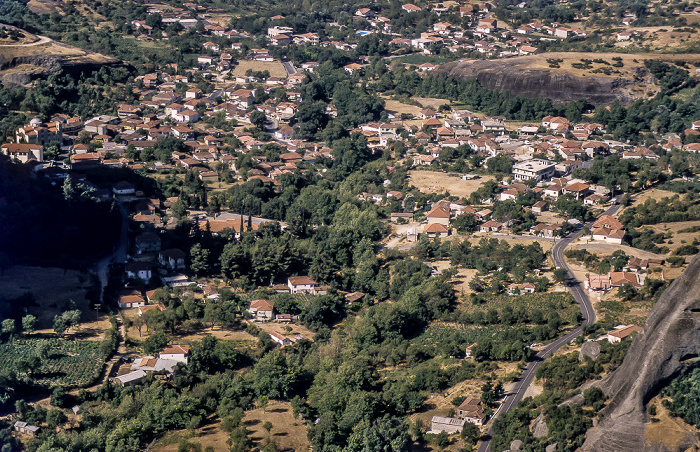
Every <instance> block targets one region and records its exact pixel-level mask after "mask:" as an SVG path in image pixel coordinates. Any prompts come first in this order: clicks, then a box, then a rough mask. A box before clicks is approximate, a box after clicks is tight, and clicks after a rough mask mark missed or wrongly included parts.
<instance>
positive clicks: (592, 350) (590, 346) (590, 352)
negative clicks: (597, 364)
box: [578, 342, 600, 362]
mask: <svg viewBox="0 0 700 452" xmlns="http://www.w3.org/2000/svg"><path fill="white" fill-rule="evenodd" d="M599 355H600V344H599V343H597V342H586V343H585V344H583V345H582V346H581V351H580V352H579V354H578V360H579V361H580V362H583V359H584V356H588V357H589V358H591V359H596V358H597V357H598V356H599Z"/></svg>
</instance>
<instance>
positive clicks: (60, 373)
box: [0, 338, 104, 387]
mask: <svg viewBox="0 0 700 452" xmlns="http://www.w3.org/2000/svg"><path fill="white" fill-rule="evenodd" d="M42 347H46V354H45V357H42V358H41V364H40V366H39V368H38V369H37V370H36V372H34V373H32V376H31V378H32V381H33V382H35V383H37V384H39V385H43V386H46V387H50V386H54V385H58V386H67V387H82V386H88V385H90V384H91V383H92V382H93V381H95V379H96V378H98V377H99V375H100V373H101V371H102V365H103V364H104V359H103V357H102V355H101V354H100V352H99V347H100V344H99V343H98V342H94V341H69V340H64V339H58V338H20V339H16V340H14V341H12V342H7V343H4V344H2V345H0V369H16V368H17V365H18V363H19V362H20V361H22V360H23V359H29V358H30V357H32V356H35V355H36V356H39V355H40V354H41V352H40V350H41V348H42Z"/></svg>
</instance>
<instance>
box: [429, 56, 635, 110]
mask: <svg viewBox="0 0 700 452" xmlns="http://www.w3.org/2000/svg"><path fill="white" fill-rule="evenodd" d="M531 62H532V61H531V59H530V58H529V57H519V58H508V59H499V60H476V61H456V62H453V63H447V64H444V65H442V66H440V68H439V69H438V71H439V72H447V73H449V74H450V75H453V76H458V77H474V78H476V79H477V80H478V81H479V83H480V84H481V85H483V86H485V87H486V88H489V89H498V90H503V91H510V92H511V93H513V94H515V95H518V96H524V97H535V98H541V99H544V98H547V97H548V98H550V99H552V101H553V102H554V103H556V104H564V103H567V102H570V101H575V100H578V99H582V98H583V99H586V100H587V101H588V102H590V103H591V104H593V105H604V104H609V103H611V102H613V101H614V100H616V99H618V100H621V101H623V102H626V101H629V100H632V98H631V97H630V95H629V92H628V90H627V89H625V87H626V86H628V85H630V84H632V83H633V81H632V80H629V79H625V78H612V77H576V76H574V75H571V74H567V73H564V72H559V71H556V70H552V69H548V68H532V67H528V66H530V64H531Z"/></svg>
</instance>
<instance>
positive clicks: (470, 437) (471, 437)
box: [460, 422, 481, 444]
mask: <svg viewBox="0 0 700 452" xmlns="http://www.w3.org/2000/svg"><path fill="white" fill-rule="evenodd" d="M460 436H461V437H462V439H463V440H464V441H466V442H467V443H469V444H476V441H477V440H478V439H479V437H480V436H481V430H479V427H477V426H476V425H475V424H472V423H471V422H467V423H465V424H464V427H463V428H462V432H461V433H460Z"/></svg>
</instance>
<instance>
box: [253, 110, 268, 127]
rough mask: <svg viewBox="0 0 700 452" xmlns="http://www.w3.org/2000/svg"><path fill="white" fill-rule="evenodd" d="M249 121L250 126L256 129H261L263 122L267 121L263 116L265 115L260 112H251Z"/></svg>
mask: <svg viewBox="0 0 700 452" xmlns="http://www.w3.org/2000/svg"><path fill="white" fill-rule="evenodd" d="M249 119H250V123H251V124H253V125H254V126H255V127H257V128H258V129H262V128H263V127H264V125H265V121H267V116H265V113H263V112H261V111H260V110H253V111H252V112H251V113H250V118H249Z"/></svg>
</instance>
